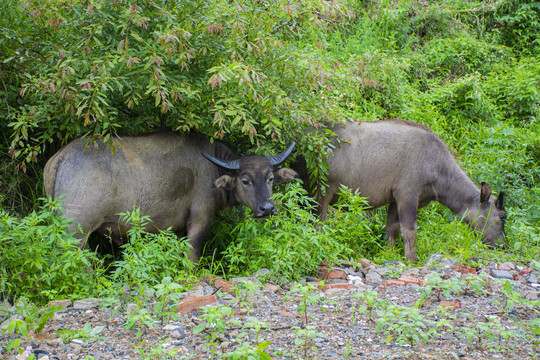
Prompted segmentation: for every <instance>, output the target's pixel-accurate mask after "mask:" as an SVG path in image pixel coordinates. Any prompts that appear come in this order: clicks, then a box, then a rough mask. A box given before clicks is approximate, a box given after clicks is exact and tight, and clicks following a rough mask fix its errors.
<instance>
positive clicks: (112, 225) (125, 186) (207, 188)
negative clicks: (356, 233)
mask: <svg viewBox="0 0 540 360" xmlns="http://www.w3.org/2000/svg"><path fill="white" fill-rule="evenodd" d="M115 144H116V146H115V149H116V150H115V152H114V153H113V152H112V151H111V149H110V148H109V146H107V145H105V144H103V143H99V144H95V145H89V146H87V147H85V139H84V138H79V139H76V140H74V141H73V142H71V143H69V144H68V145H66V146H65V147H63V148H62V149H60V150H59V151H58V152H57V153H56V154H55V155H54V156H53V157H52V158H51V159H50V160H49V161H48V162H47V164H46V166H45V170H44V183H45V191H46V193H47V196H49V197H52V198H55V197H58V196H60V195H62V194H63V195H64V197H63V205H64V211H65V213H64V217H65V218H70V219H74V221H73V225H72V226H73V229H76V228H77V223H79V224H80V226H81V228H82V231H83V233H82V234H81V235H79V236H81V238H82V239H83V241H81V246H87V245H86V239H87V237H88V235H89V234H90V233H92V232H93V231H98V232H99V233H101V234H102V235H108V236H111V237H112V238H113V239H114V240H115V241H117V242H119V241H120V239H121V237H122V236H123V235H124V234H125V233H126V230H127V229H128V225H126V224H125V223H124V222H122V221H120V217H119V215H118V214H119V213H121V212H125V211H130V210H132V209H133V207H134V206H137V207H139V208H140V209H141V214H142V215H146V216H149V217H150V219H151V220H152V222H151V224H149V225H148V226H147V229H146V230H147V231H149V232H156V231H157V230H158V229H167V228H169V227H170V228H172V231H174V232H175V233H177V234H178V235H183V234H186V233H187V234H186V235H187V237H188V239H189V242H190V244H191V245H192V247H193V249H192V257H193V260H196V259H197V258H198V256H199V254H200V250H201V246H202V242H203V239H204V236H205V234H206V232H207V231H208V229H209V226H210V223H211V222H212V219H213V217H214V215H215V214H216V212H218V211H220V210H222V209H225V208H227V207H229V206H233V205H237V204H244V205H247V206H249V207H250V208H251V209H252V210H253V214H254V216H255V217H266V216H268V215H270V214H274V213H276V208H275V206H274V204H273V202H272V201H271V200H270V196H271V195H272V184H273V183H274V182H276V183H280V182H283V181H286V180H290V179H293V178H295V177H297V174H296V172H294V171H293V170H290V169H286V168H280V169H278V168H277V166H278V165H279V164H281V163H282V162H283V161H284V160H285V159H286V158H287V156H289V154H290V153H291V151H292V150H293V147H294V143H293V144H291V145H290V146H289V148H288V149H287V150H285V151H284V152H283V153H281V154H279V155H276V156H261V155H253V156H245V157H238V156H236V155H235V154H234V153H233V152H232V151H231V150H230V149H228V148H227V147H226V146H225V145H223V144H222V143H220V142H217V141H216V142H214V143H211V142H210V140H209V139H208V138H206V137H204V136H203V135H200V134H189V135H186V136H182V135H178V134H173V133H170V132H158V133H153V134H150V135H146V136H136V137H135V136H134V137H122V138H117V139H115ZM203 156H204V157H203ZM205 158H206V159H205ZM207 159H208V160H210V161H208V160H207Z"/></svg>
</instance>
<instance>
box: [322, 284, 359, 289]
mask: <svg viewBox="0 0 540 360" xmlns="http://www.w3.org/2000/svg"><path fill="white" fill-rule="evenodd" d="M352 286H353V284H328V285H324V287H323V291H326V290H328V289H345V290H349V289H350V288H351V287H352Z"/></svg>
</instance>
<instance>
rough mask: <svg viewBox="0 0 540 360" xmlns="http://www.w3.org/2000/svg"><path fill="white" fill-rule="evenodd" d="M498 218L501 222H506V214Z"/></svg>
mask: <svg viewBox="0 0 540 360" xmlns="http://www.w3.org/2000/svg"><path fill="white" fill-rule="evenodd" d="M499 219H501V221H502V222H503V224H504V223H505V222H506V215H501V216H499Z"/></svg>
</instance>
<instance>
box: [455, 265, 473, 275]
mask: <svg viewBox="0 0 540 360" xmlns="http://www.w3.org/2000/svg"><path fill="white" fill-rule="evenodd" d="M454 271H457V272H460V273H462V274H474V275H476V274H477V272H476V269H475V268H472V267H470V266H467V265H463V264H458V265H456V266H454Z"/></svg>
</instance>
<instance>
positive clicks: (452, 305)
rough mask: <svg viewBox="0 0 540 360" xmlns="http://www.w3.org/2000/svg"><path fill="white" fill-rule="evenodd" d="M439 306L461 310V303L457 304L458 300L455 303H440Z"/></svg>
mask: <svg viewBox="0 0 540 360" xmlns="http://www.w3.org/2000/svg"><path fill="white" fill-rule="evenodd" d="M439 305H441V306H442V307H454V308H456V309H459V308H461V303H460V302H459V300H455V301H441V302H440V303H439Z"/></svg>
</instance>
